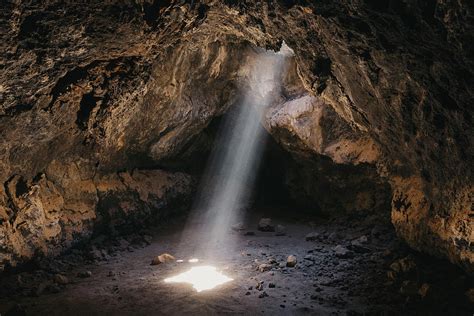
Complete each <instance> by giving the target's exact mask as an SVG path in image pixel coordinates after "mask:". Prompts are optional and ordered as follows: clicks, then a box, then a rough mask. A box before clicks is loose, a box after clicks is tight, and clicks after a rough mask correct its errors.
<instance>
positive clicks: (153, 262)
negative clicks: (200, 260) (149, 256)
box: [150, 253, 176, 266]
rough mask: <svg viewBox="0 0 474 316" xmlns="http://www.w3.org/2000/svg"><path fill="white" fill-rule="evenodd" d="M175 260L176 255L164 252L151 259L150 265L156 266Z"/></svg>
mask: <svg viewBox="0 0 474 316" xmlns="http://www.w3.org/2000/svg"><path fill="white" fill-rule="evenodd" d="M174 261H176V258H175V257H173V256H172V255H170V254H169V253H163V254H161V255H159V256H156V257H155V258H153V260H151V263H150V265H152V266H156V265H159V264H162V263H168V262H174Z"/></svg>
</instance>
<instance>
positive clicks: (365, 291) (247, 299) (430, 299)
mask: <svg viewBox="0 0 474 316" xmlns="http://www.w3.org/2000/svg"><path fill="white" fill-rule="evenodd" d="M254 214H255V215H252V216H249V218H248V220H247V221H246V223H245V227H247V229H245V230H243V231H239V232H237V231H232V232H231V233H232V234H234V235H235V236H236V238H237V241H236V248H237V250H231V249H230V248H225V247H224V248H222V249H219V251H220V254H221V255H222V256H221V258H225V260H223V259H219V260H217V261H212V262H210V260H205V259H204V260H203V261H201V262H199V263H195V264H191V263H188V262H184V263H177V262H172V263H165V264H160V265H150V262H151V260H152V259H153V257H154V256H156V255H159V254H162V253H171V254H173V255H175V256H176V259H189V258H188V257H187V256H186V252H187V250H186V249H181V251H180V252H179V253H175V251H174V249H176V248H177V246H178V244H179V243H180V241H182V240H183V239H182V235H181V231H182V229H183V226H184V225H183V223H184V222H185V220H174V221H173V222H169V223H167V224H166V225H161V227H159V229H158V228H157V229H155V230H153V229H151V230H146V231H145V232H140V233H135V234H132V235H130V236H128V237H127V238H123V239H114V240H113V241H112V242H109V241H104V240H103V238H96V239H95V240H93V246H90V245H88V246H87V247H85V248H84V249H81V250H79V249H76V250H73V251H71V252H69V253H68V254H66V255H63V256H61V257H59V258H56V259H50V260H46V259H45V260H43V261H40V262H39V263H38V264H37V266H36V267H35V268H34V269H30V270H28V271H23V272H15V273H11V274H9V275H6V276H4V277H2V280H1V283H0V285H1V289H2V290H1V292H0V294H1V298H0V314H1V315H4V314H5V312H7V311H10V314H11V315H14V314H18V315H20V314H23V315H25V314H26V315H109V314H110V315H122V314H123V315H180V314H189V315H212V314H245V315H255V314H269V315H279V314H282V315H283V314H293V315H299V314H310V315H314V314H317V315H321V314H322V315H326V314H334V315H339V314H343V315H346V314H348V315H358V314H363V313H370V314H372V313H374V314H387V313H388V314H400V313H403V314H405V315H406V314H419V313H430V314H445V315H446V314H453V315H454V314H455V315H463V314H466V315H472V311H473V308H472V306H471V305H469V303H468V301H467V299H466V298H465V295H464V292H465V290H466V289H468V288H470V287H472V285H473V284H472V278H470V277H468V276H467V275H464V274H463V273H462V272H461V271H459V270H458V269H457V268H455V267H453V266H452V265H450V264H448V263H446V262H444V261H438V260H436V259H433V258H430V257H426V256H423V255H420V254H417V253H415V252H412V251H410V250H409V249H408V248H407V247H405V246H404V245H403V244H402V243H401V242H399V241H398V240H397V239H396V237H395V234H394V231H393V228H392V226H391V225H390V223H389V220H388V218H387V217H383V218H381V216H375V215H373V216H364V217H360V218H358V217H356V216H352V217H341V218H339V219H338V220H325V219H318V218H316V219H314V218H313V219H312V220H310V219H306V220H304V221H303V220H301V219H300V220H297V219H294V218H292V217H291V215H290V216H288V215H285V216H283V215H278V212H276V213H275V212H273V211H272V210H271V209H266V208H265V209H259V210H257V212H256V213H254ZM286 214H288V213H287V212H286ZM262 216H264V217H269V216H271V217H272V219H273V222H274V223H275V224H281V225H284V226H285V228H286V234H285V235H284V236H276V234H275V233H274V232H260V231H258V230H257V229H256V227H257V223H258V220H259V218H260V217H262ZM249 231H252V232H254V235H251V233H250V234H249V233H248V232H249ZM311 232H316V233H317V237H315V239H316V240H313V241H307V240H306V238H305V236H307V234H308V233H311ZM121 238H122V237H121ZM184 238H186V237H184ZM137 240H138V241H137ZM188 250H189V249H188ZM288 255H295V256H296V258H297V261H298V262H297V264H296V266H295V267H294V268H290V267H286V265H285V264H286V259H287V256H288ZM404 258H405V259H404ZM272 259H274V260H275V261H276V262H275V263H273V265H272V269H271V270H270V271H265V272H260V271H259V270H258V266H259V265H260V264H264V263H269V262H272V261H273V260H272ZM400 260H401V261H400ZM394 262H399V263H400V264H399V265H398V266H399V267H401V270H400V271H398V272H397V271H394V270H393V269H391V268H390V266H391V265H392V267H393V263H394ZM206 264H211V265H214V266H216V267H218V268H219V269H221V270H222V271H223V272H224V274H226V275H228V276H230V277H232V278H233V279H234V280H233V281H231V282H229V283H225V284H223V285H220V286H218V287H216V288H214V289H212V290H208V291H203V292H199V293H198V292H196V291H195V290H194V289H192V287H191V286H190V285H186V284H168V283H164V281H163V280H164V279H165V278H167V277H170V276H173V275H175V274H177V273H180V272H182V271H184V270H187V269H189V267H190V266H193V265H194V266H198V265H206ZM85 271H90V272H91V274H90V276H89V275H88V274H87V273H85ZM58 272H60V273H61V274H62V275H64V276H66V280H61V279H58V277H57V275H56V276H55V274H57V273H58ZM388 274H389V276H388ZM261 281H263V283H262V289H260V290H259V289H257V284H259V282H261ZM58 283H59V284H58ZM61 283H66V284H61ZM271 283H273V284H274V287H270V286H269V285H270V284H271ZM423 284H425V285H423ZM264 293H265V294H264ZM6 315H8V313H6Z"/></svg>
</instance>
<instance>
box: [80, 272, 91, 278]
mask: <svg viewBox="0 0 474 316" xmlns="http://www.w3.org/2000/svg"><path fill="white" fill-rule="evenodd" d="M77 276H78V277H80V278H83V279H84V278H90V277H91V276H92V272H91V271H81V272H78V273H77Z"/></svg>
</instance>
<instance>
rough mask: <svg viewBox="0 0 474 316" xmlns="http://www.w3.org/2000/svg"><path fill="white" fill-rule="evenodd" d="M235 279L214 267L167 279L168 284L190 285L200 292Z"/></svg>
mask: <svg viewBox="0 0 474 316" xmlns="http://www.w3.org/2000/svg"><path fill="white" fill-rule="evenodd" d="M232 280H233V279H231V278H229V277H227V276H225V275H224V274H222V273H220V272H218V271H217V269H216V268H215V267H212V266H201V267H194V268H191V269H190V270H189V271H186V272H183V273H181V274H178V275H177V276H174V277H171V278H168V279H165V282H166V283H190V284H192V286H193V288H194V289H195V290H196V291H198V292H201V291H204V290H210V289H213V288H215V287H216V286H218V285H220V284H223V283H226V282H229V281H232Z"/></svg>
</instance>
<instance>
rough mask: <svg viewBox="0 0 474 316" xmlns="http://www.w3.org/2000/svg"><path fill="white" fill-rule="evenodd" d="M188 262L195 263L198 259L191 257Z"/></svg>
mask: <svg viewBox="0 0 474 316" xmlns="http://www.w3.org/2000/svg"><path fill="white" fill-rule="evenodd" d="M188 262H189V263H196V262H199V259H196V258H193V259H189V260H188Z"/></svg>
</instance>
